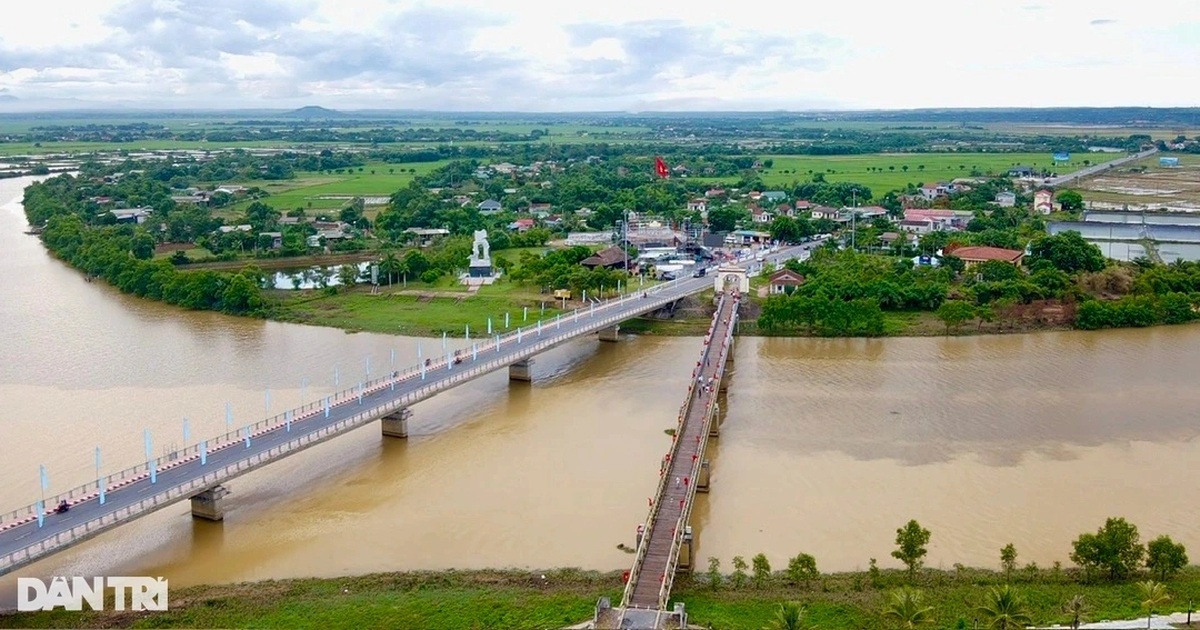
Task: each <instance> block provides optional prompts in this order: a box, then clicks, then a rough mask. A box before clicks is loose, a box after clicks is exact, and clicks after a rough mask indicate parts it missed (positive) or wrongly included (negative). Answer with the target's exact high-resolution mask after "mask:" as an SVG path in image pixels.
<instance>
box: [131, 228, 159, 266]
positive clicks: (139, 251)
mask: <svg viewBox="0 0 1200 630" xmlns="http://www.w3.org/2000/svg"><path fill="white" fill-rule="evenodd" d="M129 249H130V251H131V252H132V253H133V257H134V258H137V259H138V260H150V259H151V258H153V257H154V237H153V236H150V234H148V233H147V232H143V231H140V230H139V231H138V233H137V234H135V235H134V236H133V242H132V243H130V248H129Z"/></svg>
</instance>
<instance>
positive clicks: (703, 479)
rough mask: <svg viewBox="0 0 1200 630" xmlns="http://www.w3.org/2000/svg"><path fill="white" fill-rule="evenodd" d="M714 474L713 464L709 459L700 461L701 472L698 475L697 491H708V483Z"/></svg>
mask: <svg viewBox="0 0 1200 630" xmlns="http://www.w3.org/2000/svg"><path fill="white" fill-rule="evenodd" d="M711 475H712V466H711V465H710V464H709V462H708V460H707V459H705V460H701V461H700V474H698V475H696V492H708V484H709V481H710V478H711Z"/></svg>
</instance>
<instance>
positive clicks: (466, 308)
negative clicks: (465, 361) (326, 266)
mask: <svg viewBox="0 0 1200 630" xmlns="http://www.w3.org/2000/svg"><path fill="white" fill-rule="evenodd" d="M267 297H268V298H269V299H271V300H272V302H273V306H272V308H271V309H270V310H269V311H268V314H267V317H268V318H269V319H273V320H276V321H283V322H291V323H298V324H309V325H312V326H326V327H330V328H339V329H342V330H346V331H349V332H376V333H384V334H392V335H396V334H403V335H410V336H416V337H440V336H441V335H442V333H443V332H445V333H446V334H448V335H450V336H451V337H462V336H464V335H465V333H466V330H467V328H468V327H470V330H471V334H472V335H473V336H475V335H479V334H482V333H484V332H486V330H487V322H488V319H489V318H490V319H491V320H492V327H493V330H495V331H504V330H514V329H516V327H517V326H527V325H533V324H535V323H536V322H537V320H538V319H539V318H540V319H542V320H543V321H548V320H550V319H553V318H554V317H555V316H557V315H558V314H559V313H569V312H571V310H573V309H575V308H586V305H585V304H584V303H583V302H579V301H573V302H567V303H566V304H563V303H562V302H560V301H555V300H553V299H550V298H549V296H547V295H545V294H542V293H539V292H538V291H537V290H536V289H532V288H528V287H522V286H518V285H513V284H509V283H499V284H497V285H493V286H492V287H485V288H484V289H483V290H481V291H480V292H479V293H475V294H472V293H469V292H467V291H466V290H465V288H460V287H443V286H435V287H420V288H419V287H418V286H417V285H413V287H412V288H402V287H399V286H396V287H381V288H380V290H379V292H378V293H371V291H370V289H369V288H367V287H355V288H354V289H351V290H349V291H345V290H342V291H340V292H338V293H333V294H330V293H327V292H323V291H320V290H305V291H289V290H277V291H269V292H267ZM761 300H762V298H757V297H751V299H750V300H747V302H746V305H745V307H744V308H743V312H742V319H741V321H740V323H739V328H738V334H739V335H741V336H763V337H810V336H815V335H810V334H808V333H807V331H805V330H803V329H795V328H793V329H782V330H781V329H776V330H770V331H764V330H760V329H759V327H758V325H757V317H758V314H759V311H760V310H761ZM526 312H528V316H526ZM505 313H507V314H508V316H509V328H508V329H505V328H503V324H504V316H505ZM712 313H713V306H712V292H711V291H706V292H704V293H701V294H699V295H697V296H693V297H689V298H686V299H684V300H682V301H681V303H680V305H679V308H678V309H677V310H676V312H675V314H674V316H673V317H671V318H670V319H657V318H650V317H642V318H637V319H632V320H629V321H626V322H624V323H622V324H621V330H622V331H623V332H627V333H633V334H641V335H656V336H678V337H694V336H702V335H704V333H705V331H706V330H707V329H708V325H709V323H710V321H711V319H712ZM1071 314H1073V310H1071ZM883 320H884V328H883V334H882V335H880V336H882V337H939V336H946V335H953V336H967V335H994V334H1011V333H1027V332H1035V331H1048V330H1071V329H1072V328H1073V327H1072V326H1071V325H1070V324H1069V323H1068V322H1067V320H1066V319H1064V317H1063V309H1062V308H1061V305H1057V304H1052V303H1047V304H1035V305H1022V306H1020V307H1014V312H1013V313H1003V314H999V315H998V316H997V317H996V318H995V319H993V320H992V321H979V322H973V323H967V324H965V325H961V326H958V327H955V328H954V329H947V327H946V325H945V323H944V322H942V320H941V319H939V318H938V317H937V315H936V314H934V313H931V312H927V311H885V312H884V313H883Z"/></svg>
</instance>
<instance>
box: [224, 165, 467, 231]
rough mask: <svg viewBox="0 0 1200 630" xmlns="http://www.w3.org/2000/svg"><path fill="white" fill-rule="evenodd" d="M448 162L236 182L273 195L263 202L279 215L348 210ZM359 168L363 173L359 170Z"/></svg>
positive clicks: (236, 210) (235, 209) (238, 207)
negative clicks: (353, 203)
mask: <svg viewBox="0 0 1200 630" xmlns="http://www.w3.org/2000/svg"><path fill="white" fill-rule="evenodd" d="M447 162H448V161H447V160H443V161H439V162H410V163H404V164H387V163H383V162H373V163H370V164H366V165H364V166H362V167H355V168H354V169H350V170H349V171H348V172H344V173H342V174H340V175H339V174H337V173H333V174H326V173H297V176H296V178H295V179H285V180H278V181H270V182H263V181H245V182H234V183H237V184H241V185H243V186H258V187H259V188H262V189H263V190H265V191H267V192H268V193H270V195H271V196H270V197H267V198H266V199H263V200H262V201H263V203H265V204H267V205H269V206H271V207H273V208H275V209H276V210H279V211H280V212H287V211H288V210H292V209H294V208H303V209H305V210H306V211H307V210H332V209H337V208H343V207H345V206H346V205H347V203H348V202H349V198H350V197H390V196H391V195H392V193H394V192H396V191H397V190H400V189H401V188H404V187H405V186H407V185H408V184H409V182H411V181H412V180H413V178H414V177H416V176H417V175H423V174H425V173H429V172H430V171H433V170H434V169H437V168H439V167H441V166H444V165H445V164H446V163H447ZM359 168H361V169H362V170H361V171H360V170H358V169H359ZM409 169H414V170H415V171H416V172H415V173H414V172H409ZM251 203H252V202H250V201H243V202H241V203H238V204H235V205H233V206H230V207H229V208H222V209H221V210H219V211H217V215H218V216H223V217H233V216H236V215H238V214H240V213H241V211H242V210H245V209H246V206H248V205H250V204H251ZM368 214H370V213H368Z"/></svg>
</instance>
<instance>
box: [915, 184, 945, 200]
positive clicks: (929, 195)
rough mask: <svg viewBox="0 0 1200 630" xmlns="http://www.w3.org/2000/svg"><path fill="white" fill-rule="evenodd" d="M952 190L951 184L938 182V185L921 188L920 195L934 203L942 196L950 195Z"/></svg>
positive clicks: (927, 185)
mask: <svg viewBox="0 0 1200 630" xmlns="http://www.w3.org/2000/svg"><path fill="white" fill-rule="evenodd" d="M951 189H952V187H951V185H950V184H947V183H944V182H938V183H936V184H925V185H924V186H921V188H920V193H921V196H922V197H924V198H925V199H926V200H928V201H933V200H934V199H937V198H938V197H941V196H942V195H948V194H950V192H951Z"/></svg>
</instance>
